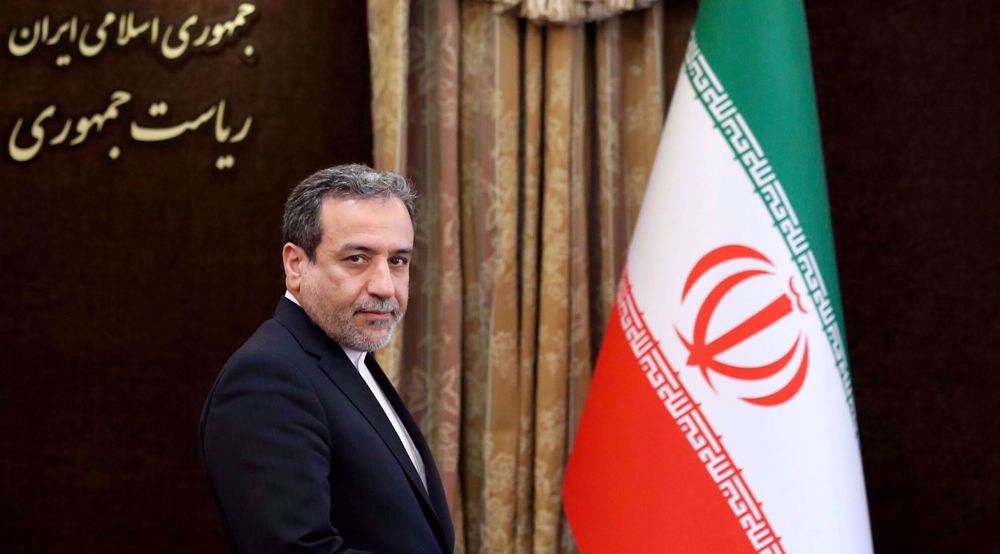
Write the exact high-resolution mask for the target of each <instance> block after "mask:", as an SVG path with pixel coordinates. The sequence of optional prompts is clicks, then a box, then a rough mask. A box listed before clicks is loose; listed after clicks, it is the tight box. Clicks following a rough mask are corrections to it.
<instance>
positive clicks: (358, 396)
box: [200, 165, 454, 553]
mask: <svg viewBox="0 0 1000 554" xmlns="http://www.w3.org/2000/svg"><path fill="white" fill-rule="evenodd" d="M283 233H284V241H285V244H284V246H283V248H282V261H283V264H284V270H285V286H286V288H287V291H286V293H285V297H284V298H282V299H281V300H280V302H279V303H278V307H277V309H276V310H275V313H274V318H273V319H271V320H269V321H267V322H265V323H264V324H263V325H261V326H260V328H259V329H257V331H256V333H254V335H253V336H252V337H250V339H249V340H248V341H247V342H246V343H245V344H244V345H243V346H241V347H240V348H239V350H237V351H236V353H234V354H233V356H232V357H231V358H230V359H229V361H228V362H227V363H226V365H225V366H224V367H223V368H222V371H221V372H220V373H219V376H218V378H217V379H216V382H215V385H214V386H213V388H212V392H211V394H210V395H209V398H208V401H207V402H206V404H205V409H204V411H203V413H202V418H201V427H200V437H201V447H202V456H203V457H204V460H205V464H206V466H207V467H208V472H209V477H210V480H211V483H212V487H213V490H214V492H215V497H216V501H217V504H218V507H219V511H220V513H221V515H222V521H223V526H224V527H225V529H226V534H227V537H228V539H229V542H230V547H231V548H232V549H233V550H234V551H235V552H240V553H272V552H311V553H312V552H315V553H319V552H323V553H328V552H363V551H368V552H380V553H383V552H451V551H452V549H453V548H454V531H453V528H452V523H451V517H450V515H449V512H448V504H447V501H446V499H445V495H444V489H443V487H442V485H441V479H440V477H439V475H438V472H437V468H436V467H435V465H434V460H433V458H432V457H431V453H430V450H429V449H428V448H427V444H426V443H425V442H424V439H423V437H422V435H421V433H420V430H419V428H418V427H417V426H416V424H415V423H414V422H413V419H412V418H411V416H410V414H409V412H408V411H407V409H406V407H405V406H404V405H403V403H402V401H401V400H400V398H399V396H398V395H397V394H396V392H395V390H393V387H392V385H391V384H390V383H389V381H388V380H387V379H386V377H385V375H384V374H383V373H382V370H381V368H379V366H378V363H376V361H375V359H374V357H373V356H372V355H371V354H370V353H371V352H372V351H374V350H378V349H379V348H381V347H383V346H385V344H386V343H387V342H388V340H389V337H390V336H391V334H392V331H393V328H394V327H395V325H396V323H397V322H398V321H399V319H400V317H402V315H403V312H404V311H405V310H406V301H407V293H408V285H409V263H410V259H411V256H412V255H413V193H412V192H411V190H410V186H409V184H408V183H407V182H406V180H405V179H403V178H402V177H400V176H398V175H395V174H392V173H385V172H377V171H374V170H372V169H370V168H368V167H365V166H362V165H347V166H338V167H333V168H329V169H325V170H322V171H319V172H317V173H316V174H314V175H312V176H310V177H308V178H307V179H306V180H305V181H303V182H302V183H300V184H299V185H298V186H297V187H295V189H294V190H293V191H292V193H291V195H290V196H289V198H288V202H287V203H286V205H285V215H284V223H283Z"/></svg>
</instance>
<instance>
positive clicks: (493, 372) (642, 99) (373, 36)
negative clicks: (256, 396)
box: [368, 0, 694, 553]
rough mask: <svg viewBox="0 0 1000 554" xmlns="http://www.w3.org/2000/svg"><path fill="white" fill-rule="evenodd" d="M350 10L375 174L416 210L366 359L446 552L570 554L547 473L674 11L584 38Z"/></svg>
mask: <svg viewBox="0 0 1000 554" xmlns="http://www.w3.org/2000/svg"><path fill="white" fill-rule="evenodd" d="M368 13H369V22H368V25H369V44H370V51H371V66H372V90H373V99H372V116H373V128H374V135H375V153H374V154H375V164H376V166H377V167H379V168H381V169H390V170H394V171H398V172H400V173H402V174H404V175H406V176H407V177H409V178H410V179H411V180H412V181H413V182H414V183H415V185H416V187H417V190H418V193H419V194H420V199H419V200H418V211H419V213H418V218H417V244H416V250H417V254H416V256H415V257H414V265H413V269H412V272H413V273H412V276H411V279H412V281H411V285H410V286H411V293H410V296H411V301H410V307H409V311H408V313H407V316H406V322H405V326H404V327H403V329H402V330H401V332H400V333H397V336H396V337H395V338H394V340H393V343H392V344H390V346H389V347H387V348H386V349H385V350H384V351H382V352H381V353H379V358H380V359H381V360H382V361H383V363H384V365H385V366H386V367H387V371H388V372H389V373H390V376H391V378H392V379H393V382H394V383H396V384H397V386H398V387H399V389H400V391H401V392H402V394H403V397H404V399H405V400H406V402H407V404H408V406H410V408H411V410H412V411H413V413H414V415H415V417H416V419H417V420H418V421H419V423H420V425H421V428H422V429H423V431H424V433H425V436H427V438H428V440H429V442H430V444H431V447H432V449H433V450H434V454H435V457H436V459H437V462H438V466H439V468H440V470H441V472H442V476H443V478H444V481H445V486H446V489H447V494H448V499H449V504H450V506H451V510H452V518H453V520H454V522H455V527H456V535H457V543H458V544H457V548H456V550H457V551H458V552H466V551H467V552H537V553H547V552H557V551H564V552H569V551H574V550H575V545H574V543H573V540H572V537H571V536H570V534H569V531H568V528H567V527H566V524H565V519H564V517H563V514H562V506H561V494H562V488H561V487H562V471H563V467H564V465H565V462H566V458H567V455H568V453H569V449H570V447H571V445H572V440H573V435H574V433H575V431H576V426H577V423H578V421H579V418H580V414H581V410H582V408H583V404H584V400H585V397H586V392H587V387H588V385H589V382H590V374H591V370H592V366H593V360H594V357H595V355H596V352H597V349H598V348H599V346H600V336H601V333H602V332H603V328H604V324H605V322H606V319H607V316H608V314H609V311H610V306H611V301H612V297H613V294H614V289H615V285H616V283H617V279H618V275H619V272H620V270H621V265H622V262H623V260H624V256H625V251H626V248H627V246H628V240H629V233H630V231H631V228H632V225H633V223H634V221H635V218H636V216H637V214H638V209H639V204H640V202H641V200H642V193H643V190H644V188H645V185H646V179H647V177H648V174H649V170H650V168H651V165H652V161H653V157H654V154H655V151H656V147H657V143H658V141H659V133H660V129H661V125H662V122H663V118H664V115H665V108H666V99H667V95H668V93H669V91H670V90H671V89H672V88H673V80H674V79H675V78H676V74H677V71H678V68H679V67H680V60H681V56H682V54H683V47H684V44H685V43H686V40H687V33H688V31H689V30H690V26H691V22H692V20H693V15H694V8H693V2H688V3H685V4H683V5H678V4H672V3H666V4H655V5H654V6H652V7H651V8H648V9H642V10H637V11H632V12H628V13H624V14H622V15H620V16H616V17H613V18H609V19H606V20H602V21H600V22H597V23H588V24H585V25H584V24H577V25H552V26H541V25H540V24H538V23H536V22H533V21H526V20H524V19H520V18H518V14H519V13H520V12H519V11H518V10H504V9H498V7H497V6H496V5H494V4H493V3H491V2H488V1H482V0H465V1H458V0H409V1H404V0H369V2H368Z"/></svg>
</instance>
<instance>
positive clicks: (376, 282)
mask: <svg viewBox="0 0 1000 554" xmlns="http://www.w3.org/2000/svg"><path fill="white" fill-rule="evenodd" d="M320 223H321V226H322V232H323V234H322V239H321V240H320V243H319V246H318V247H317V248H316V256H315V258H316V259H315V261H314V262H306V263H304V264H302V271H301V279H300V280H299V283H298V285H299V286H298V291H294V290H293V292H297V293H298V298H299V301H300V302H301V303H302V307H303V309H305V311H306V313H307V314H308V315H309V317H310V318H311V319H312V320H313V321H314V322H315V323H316V324H317V325H319V326H320V328H322V329H323V330H324V331H325V332H326V334H327V335H329V336H330V338H332V339H333V340H335V341H337V342H338V343H339V344H340V345H341V346H344V347H347V348H352V349H354V350H362V351H365V352H371V351H374V350H378V349H379V348H382V347H383V346H385V345H386V343H388V342H389V338H390V337H391V336H392V331H393V329H394V328H395V326H396V323H397V322H398V321H399V319H400V318H401V317H402V316H403V313H404V312H405V311H406V300H407V295H408V287H409V283H410V257H411V256H412V254H413V224H412V223H411V222H410V215H409V213H408V212H407V211H406V206H404V205H403V202H402V201H401V200H400V199H398V198H395V197H390V198H386V199H380V198H373V199H365V200H358V199H353V198H327V199H325V200H324V201H323V204H322V206H321V208H320Z"/></svg>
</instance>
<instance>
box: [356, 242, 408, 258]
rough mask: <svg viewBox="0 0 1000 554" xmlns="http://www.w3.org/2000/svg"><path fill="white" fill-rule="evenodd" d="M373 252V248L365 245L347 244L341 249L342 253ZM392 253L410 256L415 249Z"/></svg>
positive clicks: (399, 250)
mask: <svg viewBox="0 0 1000 554" xmlns="http://www.w3.org/2000/svg"><path fill="white" fill-rule="evenodd" d="M371 251H372V248H371V247H369V246H365V245H363V244H351V243H348V244H345V245H343V246H341V247H340V252H364V253H366V254H367V253H369V252H371ZM392 253H393V254H395V255H399V254H406V255H410V254H413V249H412V248H399V249H397V250H394V251H393V252H392Z"/></svg>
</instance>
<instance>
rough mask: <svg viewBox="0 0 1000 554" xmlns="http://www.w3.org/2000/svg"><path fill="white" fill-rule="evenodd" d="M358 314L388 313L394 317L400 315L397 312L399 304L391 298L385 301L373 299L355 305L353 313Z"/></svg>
mask: <svg viewBox="0 0 1000 554" xmlns="http://www.w3.org/2000/svg"><path fill="white" fill-rule="evenodd" d="M358 312H390V313H391V314H392V315H393V316H394V317H399V316H401V315H402V314H401V313H400V311H399V304H397V303H396V301H395V300H393V299H391V298H386V299H385V300H378V299H373V300H368V301H365V302H362V303H360V304H355V305H354V308H353V313H358Z"/></svg>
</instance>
